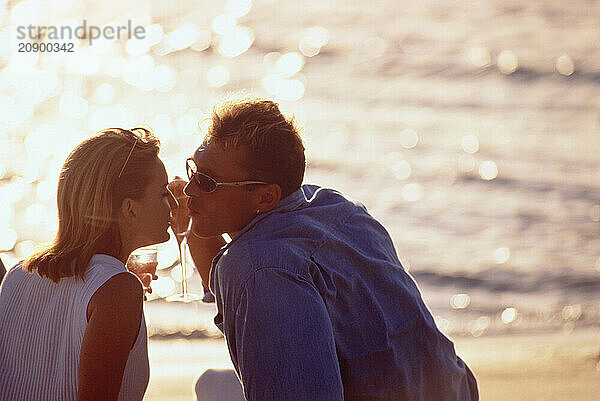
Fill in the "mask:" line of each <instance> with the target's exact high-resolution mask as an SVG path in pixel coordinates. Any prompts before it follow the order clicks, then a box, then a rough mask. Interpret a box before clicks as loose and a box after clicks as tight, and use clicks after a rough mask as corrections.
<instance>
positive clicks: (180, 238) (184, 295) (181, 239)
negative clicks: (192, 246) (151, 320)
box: [165, 217, 202, 303]
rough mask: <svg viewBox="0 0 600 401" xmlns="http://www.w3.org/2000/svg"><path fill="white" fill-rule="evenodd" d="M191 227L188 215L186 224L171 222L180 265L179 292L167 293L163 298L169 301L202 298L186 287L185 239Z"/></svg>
mask: <svg viewBox="0 0 600 401" xmlns="http://www.w3.org/2000/svg"><path fill="white" fill-rule="evenodd" d="M182 226H183V227H184V228H183V229H181V228H179V227H182ZM191 227H192V221H191V219H190V218H189V217H188V222H187V224H186V225H179V224H171V229H172V230H173V234H175V237H176V238H177V242H178V243H179V264H180V265H181V293H179V294H173V295H169V296H168V297H167V298H165V299H166V300H167V301H169V302H186V303H187V302H193V301H198V300H200V299H202V297H201V296H200V295H197V294H192V293H189V292H188V288H187V278H186V273H187V262H188V260H187V240H188V236H189V235H190V231H191ZM180 230H181V231H180Z"/></svg>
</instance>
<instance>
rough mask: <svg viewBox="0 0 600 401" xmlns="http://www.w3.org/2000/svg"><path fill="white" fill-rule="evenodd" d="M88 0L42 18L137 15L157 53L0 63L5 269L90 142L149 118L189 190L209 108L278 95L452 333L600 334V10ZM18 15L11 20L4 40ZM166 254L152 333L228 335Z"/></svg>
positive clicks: (44, 237) (321, 169) (170, 247)
mask: <svg viewBox="0 0 600 401" xmlns="http://www.w3.org/2000/svg"><path fill="white" fill-rule="evenodd" d="M23 3H26V6H27V4H29V3H31V4H37V3H44V2H42V1H40V2H37V3H36V2H33V1H32V0H29V1H28V2H23ZM80 3H81V4H79V3H78V4H73V5H71V6H70V8H69V7H65V9H64V10H59V12H54V13H52V12H50V11H49V10H46V9H44V8H42V9H43V10H46V11H45V12H46V14H44V16H43V17H40V19H39V20H40V21H44V18H46V19H47V20H48V21H50V22H51V23H54V24H63V23H65V22H64V21H66V20H68V19H69V18H71V19H74V20H75V21H81V20H82V19H87V20H88V24H92V23H93V24H96V25H100V26H101V25H107V24H111V23H114V21H125V20H127V19H132V20H133V21H134V24H139V25H144V26H146V27H148V32H152V35H149V36H152V37H151V39H152V40H150V39H149V41H148V42H144V43H142V44H140V43H136V42H135V41H130V43H129V44H128V43H127V41H126V40H119V41H114V42H106V41H105V42H106V43H104V42H103V41H101V40H99V41H98V42H97V43H95V44H93V45H91V46H89V45H86V44H85V43H84V41H82V43H79V44H78V47H77V51H76V52H75V53H74V54H42V53H38V54H33V53H29V54H22V53H17V52H16V50H15V49H14V48H12V49H9V50H8V51H6V50H3V53H1V54H0V105H2V107H1V108H0V120H1V125H0V126H2V128H0V199H2V204H1V205H0V250H3V251H2V252H1V253H0V257H2V259H3V260H5V262H8V263H7V264H10V263H14V262H15V261H17V260H19V259H20V258H22V257H24V256H25V255H27V254H28V253H29V252H31V250H32V249H33V248H34V247H35V246H37V245H38V244H41V243H43V242H44V241H48V240H50V239H51V238H52V236H53V232H54V230H55V228H56V217H55V189H56V177H57V176H58V172H59V168H60V165H61V164H62V162H63V161H64V158H65V156H66V154H67V153H68V152H69V151H70V150H71V149H72V147H73V146H74V145H75V144H77V143H78V142H79V141H81V140H82V139H84V138H85V137H87V136H89V135H91V134H92V133H94V132H96V131H97V130H99V129H102V128H107V127H109V126H125V127H130V126H133V125H135V124H138V123H145V124H148V125H150V127H152V128H153V130H154V131H155V133H156V134H157V136H158V137H159V138H160V139H161V141H162V143H163V150H162V157H163V159H164V161H165V164H166V166H167V170H168V171H169V174H170V175H183V174H184V165H183V161H184V160H185V158H186V157H187V155H189V154H190V153H191V152H193V150H194V148H195V146H197V145H198V144H199V143H200V141H201V137H202V134H201V130H202V129H203V128H205V122H203V119H204V118H205V117H206V116H207V111H208V108H209V106H210V105H211V104H212V103H213V102H214V101H216V100H218V99H221V98H223V97H225V96H230V95H250V96H266V97H271V98H275V99H277V100H279V102H280V105H281V108H282V109H283V110H284V111H285V112H286V113H290V114H294V115H295V117H296V120H297V122H298V124H299V125H301V126H302V127H303V138H304V140H305V143H306V147H307V156H308V169H307V173H306V180H305V182H307V183H316V184H320V185H323V186H330V187H333V188H336V189H339V190H341V191H342V192H344V193H345V194H346V195H347V196H349V197H351V198H353V199H356V200H359V201H361V202H363V203H364V204H365V205H366V206H367V208H368V209H369V211H370V212H371V213H372V214H373V215H374V216H375V217H377V218H378V219H379V220H380V221H381V222H382V223H383V225H384V226H385V227H386V228H387V229H388V231H389V232H390V234H391V236H392V238H393V239H394V242H395V244H396V248H397V252H398V255H399V257H400V259H401V260H402V262H403V265H404V267H405V268H406V269H407V270H408V271H409V272H410V274H411V275H412V276H413V277H414V278H415V280H416V281H417V283H418V284H419V286H420V288H421V290H422V292H423V296H424V298H425V300H426V302H427V303H428V305H429V306H430V308H431V310H432V313H433V314H434V315H435V316H436V319H437V321H438V324H439V326H440V328H441V329H442V330H444V331H445V332H446V333H448V334H449V335H451V336H458V335H472V336H482V335H494V334H499V333H511V332H515V333H516V332H540V331H556V330H561V331H564V332H565V333H568V332H570V331H572V330H575V329H577V328H581V327H600V302H599V301H600V183H599V178H600V134H599V128H600V127H599V118H600V48H599V47H598V46H597V44H596V43H597V38H598V37H599V35H600V24H598V21H600V6H599V5H598V4H597V3H595V2H587V1H575V2H570V3H568V4H567V3H565V2H560V1H533V2H528V3H526V4H523V3H522V2H517V1H491V0H486V1H480V2H474V1H469V2H461V3H460V4H454V3H448V2H443V1H424V2H419V3H398V2H394V1H390V0H382V1H371V2H368V3H359V2H351V1H333V0H325V1H320V2H318V4H313V3H311V4H310V5H306V4H303V3H299V2H292V1H289V0H280V1H272V0H271V1H266V0H256V1H254V2H249V1H241V0H237V1H234V0H232V1H229V2H223V3H221V2H208V1H204V2H191V1H185V2H180V3H178V5H177V7H171V8H167V7H165V6H164V5H163V3H161V2H158V1H153V2H135V1H134V2H133V3H136V4H137V5H138V6H139V7H138V8H135V7H133V8H132V7H130V6H128V7H126V6H125V5H123V4H120V3H119V2H108V3H107V4H104V5H102V6H97V5H94V4H93V3H91V2H80ZM44 4H45V3H44ZM26 6H22V5H21V6H19V7H17V6H15V7H14V8H13V9H9V10H7V11H5V12H4V13H3V14H0V17H1V18H3V19H4V22H5V24H4V25H3V30H2V32H0V33H1V34H3V35H4V36H3V37H5V38H6V37H7V35H8V37H9V38H13V40H12V41H9V42H14V35H13V34H14V31H13V30H12V29H14V27H15V25H18V24H19V23H22V24H24V23H25V22H27V21H29V20H28V18H29V19H31V18H32V17H28V16H27V13H25V14H24V12H23V9H25V10H26V9H27V8H26ZM132 9H133V10H138V11H136V12H131V11H130V10H132ZM15 10H16V11H15ZM55 11H56V10H55ZM151 26H152V28H150V27H151ZM157 27H160V29H159V28H157ZM160 30H162V33H160V32H159V31H160ZM10 35H13V36H10ZM154 42H156V43H154ZM12 45H14V43H12ZM198 125H199V128H198ZM4 227H6V230H5V229H4ZM2 231H4V232H2ZM160 249H161V253H160V255H159V258H160V267H161V270H160V271H159V275H160V276H161V279H160V280H159V281H158V282H157V283H156V284H155V293H154V295H153V299H152V300H150V301H149V302H147V304H146V317H147V319H148V321H149V330H150V333H151V335H153V336H155V337H156V338H161V337H167V338H170V337H173V336H181V337H186V338H187V337H203V336H214V335H218V333H217V331H216V329H215V328H214V326H213V325H212V321H211V320H212V316H213V315H214V306H213V305H210V304H202V303H192V304H175V303H167V302H165V301H164V300H162V297H163V296H166V295H168V294H170V293H172V292H173V291H176V290H178V289H179V286H180V284H179V283H180V280H181V272H180V268H179V267H178V266H175V267H172V265H173V263H174V262H175V261H176V258H177V250H176V248H175V245H174V243H173V242H170V243H168V244H164V245H162V246H161V248H160ZM189 274H190V278H189V281H190V286H191V289H192V290H193V291H195V292H201V291H202V289H201V286H200V283H199V278H198V276H197V274H195V273H193V272H192V271H190V272H189Z"/></svg>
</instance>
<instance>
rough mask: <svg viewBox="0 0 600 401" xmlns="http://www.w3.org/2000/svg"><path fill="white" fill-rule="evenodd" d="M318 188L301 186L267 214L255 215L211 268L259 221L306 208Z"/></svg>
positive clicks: (224, 247)
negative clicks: (277, 214) (276, 214)
mask: <svg viewBox="0 0 600 401" xmlns="http://www.w3.org/2000/svg"><path fill="white" fill-rule="evenodd" d="M318 188H319V187H317V186H315V185H303V186H301V187H300V188H298V189H297V190H296V191H294V192H292V193H291V194H290V195H288V196H286V197H285V198H283V199H282V200H280V201H279V203H278V204H277V206H275V207H274V208H273V209H271V210H269V211H268V212H264V213H261V214H259V215H257V216H256V217H255V218H254V219H252V220H251V221H250V223H248V224H247V225H246V227H244V228H243V229H242V230H241V231H240V232H239V233H238V235H236V236H235V237H233V238H232V239H231V241H230V242H229V243H227V244H225V245H224V246H223V247H222V248H221V250H220V252H219V253H218V254H217V256H215V258H214V259H213V262H212V265H213V268H214V266H215V265H216V263H217V261H218V260H219V259H220V258H221V255H223V253H224V252H225V251H226V250H227V249H229V247H230V246H232V245H233V244H234V243H235V242H237V241H238V240H239V238H240V237H242V236H243V235H244V234H245V233H246V232H248V231H249V230H251V229H252V228H253V227H254V226H256V225H257V224H258V223H259V222H260V221H262V220H264V219H266V218H267V217H268V216H271V215H273V214H275V213H283V212H289V211H292V210H297V209H301V208H303V207H305V206H307V205H308V204H309V203H310V199H309V198H312V197H313V196H314V194H315V192H316V191H317V189H318Z"/></svg>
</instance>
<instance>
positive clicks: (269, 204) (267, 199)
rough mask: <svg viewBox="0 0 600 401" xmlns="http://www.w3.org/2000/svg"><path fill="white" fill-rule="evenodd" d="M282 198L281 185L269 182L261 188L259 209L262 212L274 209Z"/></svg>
mask: <svg viewBox="0 0 600 401" xmlns="http://www.w3.org/2000/svg"><path fill="white" fill-rule="evenodd" d="M280 200H281V187H280V186H279V185H277V184H268V185H265V186H264V187H262V188H259V196H258V203H257V205H256V206H257V210H258V211H260V212H261V213H264V212H268V211H269V210H271V209H273V208H274V207H275V206H277V204H278V203H279V201H280Z"/></svg>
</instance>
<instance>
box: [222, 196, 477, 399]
mask: <svg viewBox="0 0 600 401" xmlns="http://www.w3.org/2000/svg"><path fill="white" fill-rule="evenodd" d="M211 288H212V290H213V292H214V293H215V296H216V302H217V308H218V313H217V316H216V317H215V323H216V325H217V326H218V327H219V329H220V330H221V331H222V332H223V333H224V334H225V338H226V340H227V346H228V348H229V353H230V355H231V360H232V362H233V364H234V366H235V368H236V371H237V373H238V375H239V377H240V379H241V381H242V384H243V387H244V393H245V396H246V398H247V399H248V400H249V401H255V400H256V401H258V400H260V401H269V400H277V401H282V400H285V401H290V400H306V401H308V400H311V401H313V400H332V401H333V400H361V401H367V400H390V401H391V400H393V401H401V400H424V401H443V400H477V399H478V394H477V385H476V382H475V378H474V377H473V375H472V373H471V371H470V370H469V368H468V367H467V366H466V365H465V364H464V362H463V361H462V360H461V359H460V358H459V357H457V356H456V354H455V351H454V345H453V344H452V342H451V341H450V340H448V339H447V338H446V337H445V336H444V335H443V334H442V333H441V332H440V331H439V330H438V329H437V327H436V325H435V323H434V320H433V317H432V315H431V313H430V312H429V310H428V309H427V307H426V306H425V304H424V302H423V300H422V299H421V295H420V293H419V290H418V288H417V286H416V285H415V283H414V281H413V280H412V278H411V277H410V276H409V275H408V274H407V273H406V272H405V271H404V269H403V268H402V265H401V264H400V261H399V260H398V257H397V255H396V251H395V249H394V246H393V243H392V240H391V238H390V236H389V234H388V233H387V231H386V230H385V229H384V228H383V226H381V224H379V223H378V222H377V221H376V220H375V219H374V218H373V217H372V216H371V215H369V214H368V213H367V211H366V209H365V207H364V206H362V205H360V204H357V203H354V202H352V201H349V200H348V199H346V198H344V196H342V195H341V194H340V193H339V192H336V191H334V190H331V189H325V188H320V187H317V186H312V185H304V186H302V188H300V189H299V190H297V191H296V192H294V193H293V194H291V195H290V196H288V197H287V198H285V199H283V200H282V201H281V202H280V203H279V204H278V205H277V207H276V208H275V209H273V210H271V211H270V212H268V213H264V214H262V215H259V216H257V217H256V218H255V219H254V220H253V221H252V222H250V223H249V224H248V225H247V226H246V227H245V228H244V229H243V230H242V231H241V232H240V233H239V235H237V236H236V237H235V238H234V239H233V240H232V241H231V242H230V243H229V244H227V245H226V246H224V247H223V248H222V249H221V251H220V253H219V254H218V255H217V256H216V257H215V259H214V260H213V269H212V273H211Z"/></svg>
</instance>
